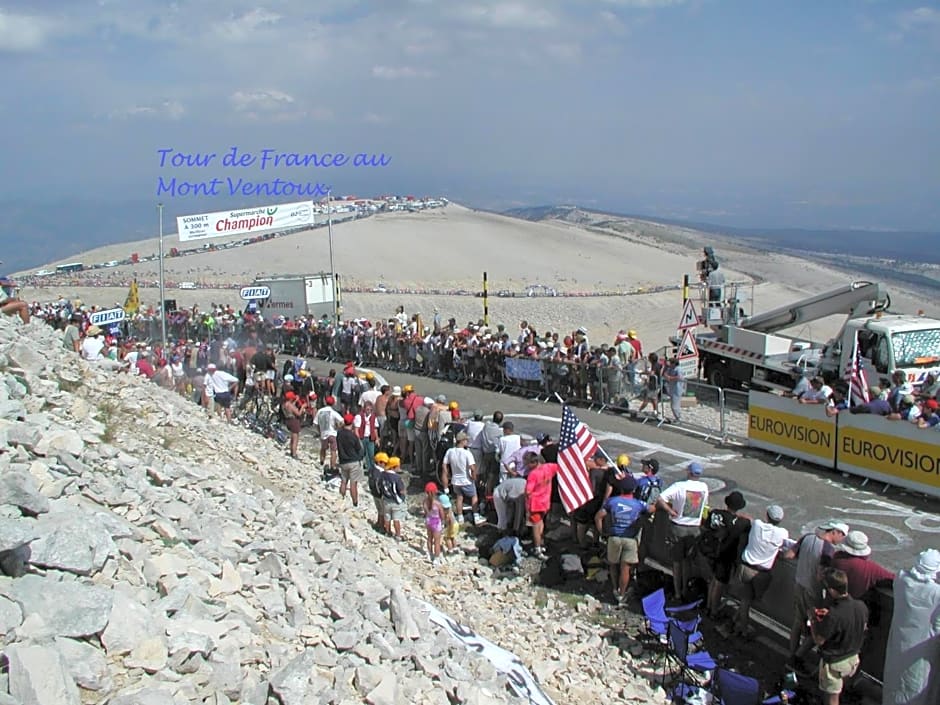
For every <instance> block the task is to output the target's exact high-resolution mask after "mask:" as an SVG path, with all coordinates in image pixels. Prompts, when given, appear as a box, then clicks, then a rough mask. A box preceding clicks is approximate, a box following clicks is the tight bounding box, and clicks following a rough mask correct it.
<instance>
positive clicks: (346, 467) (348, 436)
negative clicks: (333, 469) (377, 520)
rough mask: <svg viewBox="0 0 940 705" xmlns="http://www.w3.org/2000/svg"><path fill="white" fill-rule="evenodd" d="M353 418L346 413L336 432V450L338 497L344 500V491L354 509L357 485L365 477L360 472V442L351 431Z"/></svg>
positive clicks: (357, 497) (357, 498) (357, 499)
mask: <svg viewBox="0 0 940 705" xmlns="http://www.w3.org/2000/svg"><path fill="white" fill-rule="evenodd" d="M353 423H355V417H354V416H353V415H352V414H351V413H349V412H346V415H345V416H343V426H342V428H340V429H339V430H338V431H337V432H336V450H337V454H338V455H339V476H340V483H339V496H340V497H341V498H342V499H346V489H347V488H348V489H349V496H350V497H352V503H353V506H354V507H358V506H359V483H360V482H362V481H363V480H364V479H365V477H364V473H363V470H362V442H361V441H360V440H359V436H357V435H356V431H355V430H354V429H353Z"/></svg>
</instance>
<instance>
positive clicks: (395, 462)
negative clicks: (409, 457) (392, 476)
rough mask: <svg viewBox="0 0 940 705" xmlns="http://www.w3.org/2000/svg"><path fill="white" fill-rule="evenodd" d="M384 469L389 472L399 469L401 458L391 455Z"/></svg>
mask: <svg viewBox="0 0 940 705" xmlns="http://www.w3.org/2000/svg"><path fill="white" fill-rule="evenodd" d="M385 467H386V468H388V469H389V470H392V469H394V468H400V467H401V458H398V457H396V456H394V455H393V456H392V457H391V458H389V459H388V464H387V465H386V466H385Z"/></svg>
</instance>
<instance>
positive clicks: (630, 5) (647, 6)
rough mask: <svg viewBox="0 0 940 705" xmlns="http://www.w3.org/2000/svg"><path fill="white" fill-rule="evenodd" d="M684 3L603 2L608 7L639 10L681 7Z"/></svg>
mask: <svg viewBox="0 0 940 705" xmlns="http://www.w3.org/2000/svg"><path fill="white" fill-rule="evenodd" d="M685 1H686V0H604V2H606V3H607V4H608V5H618V6H619V7H627V8H637V9H641V10H649V9H654V8H657V7H671V6H673V5H683V4H685Z"/></svg>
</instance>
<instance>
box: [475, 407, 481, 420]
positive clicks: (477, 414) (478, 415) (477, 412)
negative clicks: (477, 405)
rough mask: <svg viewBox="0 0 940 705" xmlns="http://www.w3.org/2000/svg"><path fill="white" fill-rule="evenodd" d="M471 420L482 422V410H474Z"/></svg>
mask: <svg viewBox="0 0 940 705" xmlns="http://www.w3.org/2000/svg"><path fill="white" fill-rule="evenodd" d="M473 420H474V421H482V420H483V410H482V409H474V411H473Z"/></svg>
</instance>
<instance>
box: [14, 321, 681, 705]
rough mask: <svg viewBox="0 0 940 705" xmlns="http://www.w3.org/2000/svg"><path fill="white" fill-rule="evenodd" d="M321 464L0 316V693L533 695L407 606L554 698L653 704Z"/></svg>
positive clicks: (553, 615)
mask: <svg viewBox="0 0 940 705" xmlns="http://www.w3.org/2000/svg"><path fill="white" fill-rule="evenodd" d="M308 450H309V449H308ZM319 476H320V469H319V467H316V466H315V464H314V463H313V462H312V461H310V462H306V463H301V462H298V461H295V460H291V459H290V458H288V457H287V456H286V454H285V453H284V452H283V450H282V449H280V448H278V447H276V446H275V445H273V444H270V442H269V441H266V440H263V439H260V438H259V437H258V436H257V435H254V434H250V433H249V432H247V431H243V430H242V429H239V428H237V427H233V426H228V425H225V424H223V423H221V422H219V421H217V420H214V419H208V418H207V417H206V415H205V413H204V412H202V411H201V410H200V409H199V408H197V407H196V406H194V405H193V404H191V403H190V402H189V401H187V400H184V399H182V398H181V397H179V396H177V395H175V394H172V393H170V392H166V391H164V390H162V389H160V388H158V387H157V386H156V385H152V384H150V383H149V382H146V381H142V380H141V379H139V378H136V377H129V376H127V375H116V374H115V373H112V372H109V371H105V370H100V369H98V368H96V367H94V366H89V365H88V364H86V363H85V362H83V361H81V360H79V359H78V358H77V357H76V356H75V355H74V354H72V353H69V352H67V351H65V350H64V349H63V348H62V346H61V342H60V340H59V334H58V333H56V332H55V331H54V330H53V329H52V328H50V327H48V326H46V325H45V324H43V323H40V322H38V321H35V320H34V321H33V322H32V323H30V324H29V325H26V326H23V325H21V324H20V323H19V322H18V321H16V322H14V321H13V320H11V319H8V318H6V317H0V634H2V635H3V646H2V654H3V657H4V659H5V661H6V668H5V669H3V670H2V671H0V705H8V704H15V705H73V704H74V705H78V704H80V703H109V704H110V705H182V704H190V703H199V704H200V705H225V704H228V703H245V704H246V705H308V704H314V703H316V704H319V703H323V704H324V705H327V704H332V705H345V704H347V703H370V704H371V705H397V704H398V703H403V704H404V703H409V704H411V703H415V704H418V705H422V704H428V705H432V704H433V705H438V704H440V705H448V704H450V703H468V704H480V705H482V704H483V703H497V704H498V703H517V702H518V703H523V702H530V700H529V698H527V697H525V698H524V697H521V696H520V695H518V694H517V692H516V691H515V690H513V688H512V687H511V685H510V682H509V679H508V678H507V676H506V675H505V674H504V673H501V672H500V671H499V670H498V669H497V668H496V667H495V666H494V665H493V664H492V663H491V662H490V661H489V660H488V659H487V658H484V657H483V656H481V655H479V654H478V653H476V652H474V651H469V650H467V649H466V648H465V647H464V646H463V645H462V644H461V643H459V642H458V641H457V640H455V639H454V638H453V637H452V636H451V635H450V634H449V633H448V632H447V631H446V630H443V629H441V628H440V627H439V626H437V624H435V623H434V622H432V621H431V620H430V619H429V615H428V612H427V610H425V609H424V608H423V607H422V605H423V603H422V602H421V601H420V600H427V601H429V602H432V603H434V604H435V606H436V607H437V608H438V609H440V610H441V611H442V612H445V613H447V614H449V615H450V616H452V617H453V618H454V619H456V620H457V621H458V622H461V623H464V624H471V625H473V627H474V628H475V629H476V630H477V631H478V632H479V633H480V634H482V635H484V636H486V637H487V638H489V639H490V640H492V641H493V642H495V643H498V644H499V645H500V646H502V647H504V648H506V649H508V650H510V651H513V652H514V653H516V654H518V655H519V656H520V657H521V658H522V662H523V663H524V664H525V665H526V666H527V667H528V668H529V670H530V671H531V672H532V673H533V674H534V675H535V677H536V678H537V679H538V680H539V682H540V683H541V685H542V686H543V688H544V690H545V692H546V693H547V694H548V695H549V696H550V697H551V698H552V699H553V700H554V702H557V703H567V702H578V703H581V704H584V703H589V702H594V701H596V699H597V698H598V696H599V695H600V691H599V689H605V690H606V691H607V692H608V693H610V694H611V695H614V696H615V697H622V698H624V699H626V700H628V701H633V702H662V701H663V697H662V695H661V693H660V692H654V691H653V690H651V689H650V688H649V687H648V686H647V685H646V683H645V681H643V680H640V679H638V678H635V677H634V676H633V675H632V671H633V668H634V667H633V664H632V662H631V657H630V655H629V653H625V651H624V650H623V649H620V648H618V647H617V646H616V645H615V644H613V643H611V642H610V641H609V640H608V641H605V640H604V639H602V638H601V636H600V634H601V632H600V631H599V629H598V627H597V626H595V625H592V624H590V623H587V622H586V621H585V622H584V623H581V621H579V620H577V619H576V618H575V617H574V616H573V611H572V610H570V609H569V608H567V607H565V606H564V605H560V604H556V602H555V601H554V600H552V599H549V600H548V604H543V605H542V606H541V607H536V605H535V603H534V600H533V598H532V595H531V594H527V593H528V592H529V591H531V590H532V589H533V588H532V587H531V586H530V585H528V583H524V584H523V583H521V582H516V583H514V584H513V583H512V581H497V580H494V579H493V575H492V571H491V570H490V569H489V568H488V567H485V566H482V565H480V564H479V563H477V562H476V561H474V560H472V559H469V558H468V559H466V560H465V561H463V562H460V563H450V564H448V565H445V566H444V567H442V568H438V569H436V570H431V569H430V568H429V566H427V565H426V562H424V561H422V560H421V554H420V553H419V551H420V550H421V540H422V539H421V536H420V535H419V533H418V530H419V529H421V527H420V526H419V525H418V520H417V519H415V520H413V524H414V526H412V527H411V531H412V536H413V538H414V540H413V542H412V543H413V544H414V546H413V547H412V546H408V545H402V544H398V545H396V544H393V543H390V542H388V541H386V540H383V538H382V537H380V536H378V535H376V534H375V532H373V531H372V530H371V528H370V527H369V523H368V513H367V511H366V509H368V510H369V513H371V511H372V509H371V507H367V508H364V507H360V508H359V509H353V508H352V507H351V506H349V505H346V506H341V505H340V504H339V500H338V497H337V496H336V495H335V493H331V492H330V491H328V489H327V488H326V487H325V486H323V485H322V484H321V483H320V482H319V479H318V478H319ZM415 549H417V550H415ZM520 580H521V579H520ZM585 604H586V603H582V605H581V606H582V607H584V605H585ZM585 609H587V610H590V609H591V606H590V604H587V606H586V608H585ZM638 661H639V659H638ZM639 667H640V664H639V663H638V664H637V668H639ZM643 668H644V670H647V669H649V664H648V662H645V663H644V664H643ZM542 702H545V701H544V700H543V701H542Z"/></svg>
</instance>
